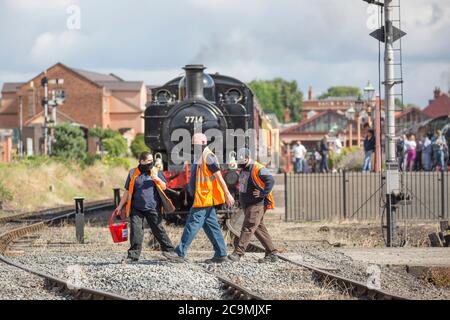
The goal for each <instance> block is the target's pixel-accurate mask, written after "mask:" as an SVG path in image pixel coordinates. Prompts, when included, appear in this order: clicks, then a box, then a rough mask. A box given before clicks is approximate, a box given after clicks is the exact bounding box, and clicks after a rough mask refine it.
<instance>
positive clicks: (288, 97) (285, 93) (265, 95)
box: [248, 78, 303, 122]
mask: <svg viewBox="0 0 450 320" xmlns="http://www.w3.org/2000/svg"><path fill="white" fill-rule="evenodd" d="M248 85H249V87H250V88H251V89H252V90H253V92H254V94H255V95H256V97H257V99H258V101H259V103H260V104H261V107H262V108H263V110H264V111H265V112H267V113H274V114H276V116H277V118H278V120H280V121H281V122H284V112H285V109H286V108H287V109H289V110H290V114H291V120H292V121H299V120H300V118H301V109H302V106H303V93H302V92H301V91H300V90H299V89H298V85H297V82H296V81H291V82H289V81H286V80H283V79H281V78H276V79H273V80H254V81H252V82H250V83H249V84H248Z"/></svg>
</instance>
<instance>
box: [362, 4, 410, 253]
mask: <svg viewBox="0 0 450 320" xmlns="http://www.w3.org/2000/svg"><path fill="white" fill-rule="evenodd" d="M364 1H365V2H368V3H369V4H375V5H378V6H381V7H383V9H384V26H382V27H381V28H380V29H378V30H376V31H374V32H372V33H371V36H373V37H374V38H375V39H377V40H378V41H381V42H384V45H385V47H384V48H385V52H384V82H383V84H384V93H385V105H386V125H387V128H386V129H387V130H386V204H385V213H386V226H385V228H386V236H387V237H386V238H387V239H386V245H387V246H388V247H392V246H394V245H395V234H396V232H395V229H396V226H395V210H396V208H397V205H398V203H399V201H400V200H404V198H405V197H404V195H402V190H401V183H400V172H399V168H398V162H397V155H396V137H395V134H396V132H395V129H396V126H395V111H396V110H395V96H396V93H395V86H396V85H397V84H402V83H403V80H402V79H401V77H400V78H396V77H395V66H396V64H395V50H401V49H395V48H394V42H395V41H397V40H399V39H400V38H401V37H403V36H404V35H406V33H404V32H403V31H401V30H400V29H398V28H396V27H395V26H394V25H393V21H400V1H398V4H396V5H394V3H393V2H394V0H385V1H384V3H382V2H379V1H373V0H364ZM394 9H398V19H397V20H395V18H394ZM400 53H401V51H400Z"/></svg>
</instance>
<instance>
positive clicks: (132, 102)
mask: <svg viewBox="0 0 450 320" xmlns="http://www.w3.org/2000/svg"><path fill="white" fill-rule="evenodd" d="M44 75H46V76H47V78H49V79H64V83H63V84H59V85H52V84H49V92H50V93H49V96H50V98H52V95H53V96H56V97H57V98H60V99H62V100H63V101H64V102H63V104H62V105H60V106H58V107H57V113H56V120H57V123H58V122H69V123H74V124H77V125H79V126H80V127H81V128H82V129H84V130H85V131H87V129H89V128H95V127H100V128H111V129H113V130H119V131H121V132H122V133H127V134H126V136H127V137H129V139H132V138H133V137H134V136H135V135H136V134H139V133H143V132H144V120H143V119H142V115H143V112H144V110H145V103H146V102H147V99H148V98H149V96H150V95H151V91H150V90H149V88H148V87H146V86H145V85H144V82H142V81H125V80H123V79H121V78H119V77H118V76H116V75H114V74H101V73H96V72H92V71H85V70H80V69H74V68H70V67H68V66H66V65H64V64H62V63H57V64H55V65H54V66H52V67H50V68H49V69H48V70H47V71H46V72H42V73H40V74H39V75H37V76H36V77H34V78H33V79H31V80H29V81H27V82H22V83H5V84H4V85H3V88H2V100H1V105H0V129H16V130H17V128H19V127H23V134H22V141H23V143H24V146H25V147H24V148H25V151H30V152H31V150H33V153H41V152H42V150H43V149H42V143H43V141H42V139H41V136H42V125H43V123H44V108H43V107H42V104H41V101H42V98H43V96H44V89H43V87H42V86H41V79H42V78H43V77H44ZM30 143H31V144H33V146H32V147H30V146H29V144H30ZM88 145H89V151H90V152H95V148H96V146H95V145H94V144H93V142H92V141H89V144H88Z"/></svg>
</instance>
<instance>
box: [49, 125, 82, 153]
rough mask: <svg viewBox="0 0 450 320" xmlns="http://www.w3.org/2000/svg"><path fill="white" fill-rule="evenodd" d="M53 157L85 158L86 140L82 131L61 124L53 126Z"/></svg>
mask: <svg viewBox="0 0 450 320" xmlns="http://www.w3.org/2000/svg"><path fill="white" fill-rule="evenodd" d="M55 140H56V141H55V143H54V144H53V153H52V155H53V156H56V157H62V158H66V159H76V160H79V159H84V158H85V157H86V139H85V138H84V133H83V131H82V130H81V129H80V128H79V127H76V126H73V125H71V124H68V123H62V124H58V125H57V126H55Z"/></svg>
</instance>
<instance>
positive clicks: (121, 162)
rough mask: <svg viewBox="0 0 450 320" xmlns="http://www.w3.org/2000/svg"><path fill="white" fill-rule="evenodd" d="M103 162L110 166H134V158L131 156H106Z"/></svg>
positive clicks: (127, 167) (126, 167)
mask: <svg viewBox="0 0 450 320" xmlns="http://www.w3.org/2000/svg"><path fill="white" fill-rule="evenodd" d="M102 162H103V164H105V165H107V166H110V167H123V168H125V169H127V170H129V169H130V168H132V167H133V165H134V160H133V159H130V158H120V157H119V158H115V157H109V156H106V157H105V158H103V159H102Z"/></svg>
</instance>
